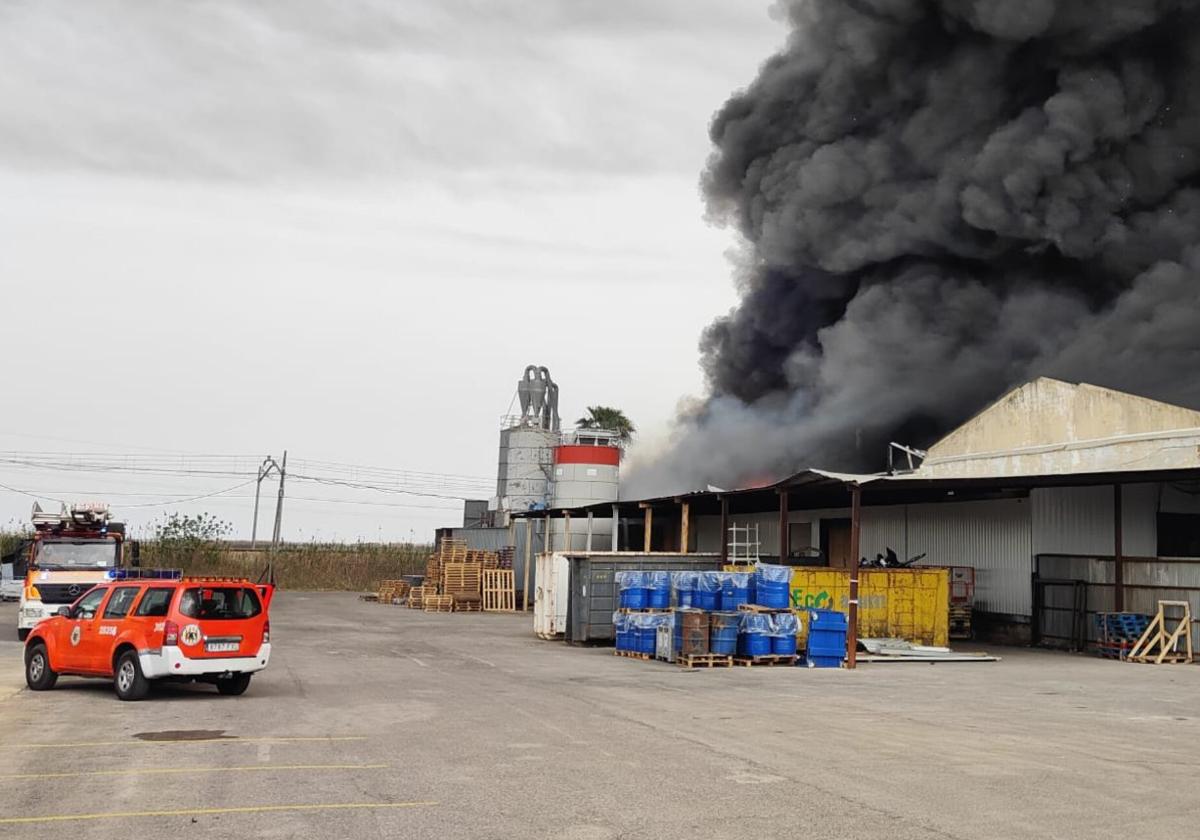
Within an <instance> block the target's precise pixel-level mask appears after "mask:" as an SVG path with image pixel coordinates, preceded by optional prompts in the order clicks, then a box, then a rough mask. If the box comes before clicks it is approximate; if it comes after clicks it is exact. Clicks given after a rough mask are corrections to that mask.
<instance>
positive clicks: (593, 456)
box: [553, 430, 621, 508]
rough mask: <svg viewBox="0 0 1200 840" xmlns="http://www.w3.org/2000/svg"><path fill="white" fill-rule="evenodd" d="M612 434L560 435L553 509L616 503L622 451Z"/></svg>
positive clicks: (589, 431)
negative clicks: (561, 438)
mask: <svg viewBox="0 0 1200 840" xmlns="http://www.w3.org/2000/svg"><path fill="white" fill-rule="evenodd" d="M618 443H619V441H618V439H617V435H616V434H615V433H614V432H608V431H599V430H586V431H578V432H569V433H567V434H565V435H563V441H562V443H561V444H560V445H559V446H558V447H557V448H556V449H555V450H554V497H553V499H554V501H553V506H554V507H557V508H562V507H583V506H584V505H594V504H596V503H597V502H615V501H616V500H617V490H618V486H619V481H620V471H621V449H620V447H619V446H618Z"/></svg>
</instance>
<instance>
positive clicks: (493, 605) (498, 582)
mask: <svg viewBox="0 0 1200 840" xmlns="http://www.w3.org/2000/svg"><path fill="white" fill-rule="evenodd" d="M483 611H484V612H516V611H517V591H516V586H515V582H514V580H513V571H512V569H484V571H483Z"/></svg>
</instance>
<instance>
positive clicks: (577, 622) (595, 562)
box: [566, 551, 721, 643]
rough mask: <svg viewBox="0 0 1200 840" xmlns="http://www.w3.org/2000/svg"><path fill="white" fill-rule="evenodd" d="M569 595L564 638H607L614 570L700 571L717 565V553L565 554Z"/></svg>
mask: <svg viewBox="0 0 1200 840" xmlns="http://www.w3.org/2000/svg"><path fill="white" fill-rule="evenodd" d="M567 565H568V568H569V569H570V576H571V579H570V584H569V585H570V591H571V597H570V599H569V600H568V602H567V633H566V640H567V641H568V642H576V643H582V642H611V641H613V640H614V637H615V633H614V631H613V613H614V612H616V610H617V604H618V602H619V599H618V593H617V585H616V574H617V572H622V571H646V572H660V571H661V572H684V571H693V572H702V571H712V570H716V569H720V568H721V558H720V555H717V554H664V553H650V554H643V553H641V552H627V551H622V552H619V553H614V552H598V553H593V554H585V553H579V554H577V553H572V554H569V555H567Z"/></svg>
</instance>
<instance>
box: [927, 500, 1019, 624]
mask: <svg viewBox="0 0 1200 840" xmlns="http://www.w3.org/2000/svg"><path fill="white" fill-rule="evenodd" d="M1029 508H1030V505H1029V501H1028V500H1027V499H1000V500H995V501H985V502H950V503H946V504H928V505H911V506H909V508H908V553H909V554H921V553H922V552H924V553H926V554H927V556H926V557H925V559H924V560H923V561H922V562H923V563H928V564H931V565H937V566H972V567H974V568H975V570H976V572H975V608H976V609H978V610H983V611H986V612H994V613H1002V614H1007V615H1022V616H1028V615H1029V614H1030V611H1031V604H1030V601H1031V596H1030V589H1031V583H1030V576H1031V575H1032V574H1033V555H1032V554H1031V552H1030V543H1031V532H1030V531H1031V528H1030V516H1029Z"/></svg>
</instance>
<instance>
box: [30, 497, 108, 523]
mask: <svg viewBox="0 0 1200 840" xmlns="http://www.w3.org/2000/svg"><path fill="white" fill-rule="evenodd" d="M30 518H31V519H32V520H33V527H34V528H35V529H43V528H68V527H70V526H72V525H74V526H76V527H83V528H103V527H104V526H105V525H107V524H108V521H109V520H110V519H112V512H111V511H110V510H109V509H108V505H107V504H106V503H105V502H78V503H76V504H73V505H71V507H70V508H68V507H67V506H66V504H65V503H64V504H63V505H62V506H61V507H60V508H59V511H58V513H50V512H49V511H45V510H42V506H41V505H39V504H38V503H37V502H34V503H33V513H32V514H31V517H30Z"/></svg>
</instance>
